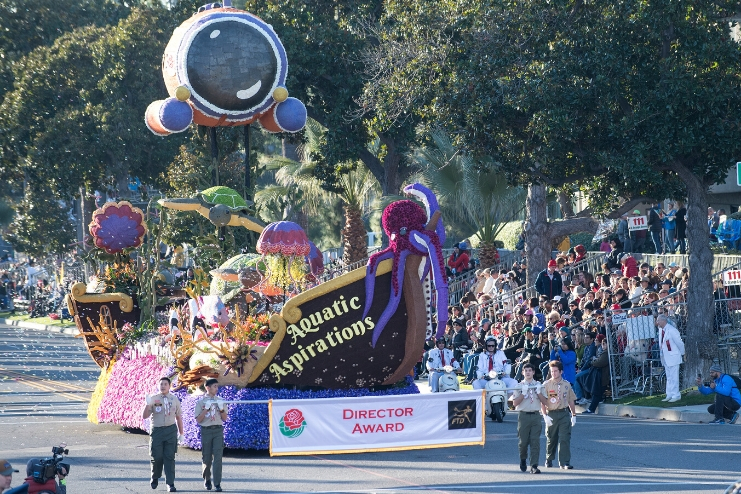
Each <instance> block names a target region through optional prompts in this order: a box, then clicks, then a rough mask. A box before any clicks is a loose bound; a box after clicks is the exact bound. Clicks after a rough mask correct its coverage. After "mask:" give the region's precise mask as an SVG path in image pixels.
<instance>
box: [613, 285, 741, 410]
mask: <svg viewBox="0 0 741 494" xmlns="http://www.w3.org/2000/svg"><path fill="white" fill-rule="evenodd" d="M713 308H714V312H713V314H712V317H713V335H712V337H713V338H715V339H716V348H717V350H716V354H715V355H713V360H714V361H716V362H718V363H719V364H720V365H721V367H722V368H723V371H724V372H725V373H726V374H736V375H738V374H739V370H740V367H741V358H739V357H740V355H741V298H730V299H727V298H720V299H716V300H715V301H714V302H713ZM659 314H664V315H666V316H667V318H668V319H669V322H670V323H671V324H672V325H673V326H674V327H676V328H677V330H679V334H680V336H681V337H682V340H683V341H684V342H685V344H686V343H687V338H686V337H687V304H686V302H682V303H673V304H653V305H649V306H642V307H635V308H632V309H628V310H624V311H616V312H613V311H606V313H605V315H606V316H607V318H606V321H607V322H606V324H605V329H606V330H607V340H608V343H609V348H610V349H609V351H610V354H609V355H610V371H611V372H610V381H611V387H612V396H613V398H619V397H621V396H625V395H628V394H632V393H642V394H653V393H655V392H663V390H664V386H665V379H666V378H665V375H664V369H663V367H662V366H661V354H660V349H659V345H658V329H657V328H656V325H655V319H656V316H658V315H659ZM683 372H684V366H683V365H682V366H680V368H679V375H680V378H679V379H680V383H681V382H685V381H684V380H683Z"/></svg>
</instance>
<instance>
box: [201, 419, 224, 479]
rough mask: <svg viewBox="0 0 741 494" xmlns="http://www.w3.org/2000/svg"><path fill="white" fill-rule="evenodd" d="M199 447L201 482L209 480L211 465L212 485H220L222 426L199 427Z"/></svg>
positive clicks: (222, 447)
mask: <svg viewBox="0 0 741 494" xmlns="http://www.w3.org/2000/svg"><path fill="white" fill-rule="evenodd" d="M201 446H202V447H203V449H202V451H201V453H202V459H203V465H202V467H203V469H202V471H203V480H208V479H210V478H211V464H212V463H213V467H214V468H213V470H214V484H215V485H219V484H221V457H222V455H223V453H224V426H223V425H209V426H206V427H201Z"/></svg>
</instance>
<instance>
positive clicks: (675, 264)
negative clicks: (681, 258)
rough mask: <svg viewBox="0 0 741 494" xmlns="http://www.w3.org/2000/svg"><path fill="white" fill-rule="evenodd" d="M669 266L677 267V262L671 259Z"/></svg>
mask: <svg viewBox="0 0 741 494" xmlns="http://www.w3.org/2000/svg"><path fill="white" fill-rule="evenodd" d="M669 267H670V268H678V267H679V264H677V263H676V262H674V261H672V262H670V263H669Z"/></svg>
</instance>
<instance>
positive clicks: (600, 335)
mask: <svg viewBox="0 0 741 494" xmlns="http://www.w3.org/2000/svg"><path fill="white" fill-rule="evenodd" d="M594 339H595V340H597V343H602V340H604V339H605V335H603V334H598V335H597V336H596V337H595V338H594Z"/></svg>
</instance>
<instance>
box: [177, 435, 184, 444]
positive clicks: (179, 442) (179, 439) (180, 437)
mask: <svg viewBox="0 0 741 494" xmlns="http://www.w3.org/2000/svg"><path fill="white" fill-rule="evenodd" d="M184 441H185V436H184V435H182V434H178V444H184Z"/></svg>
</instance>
